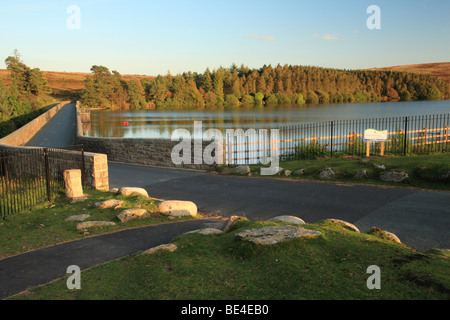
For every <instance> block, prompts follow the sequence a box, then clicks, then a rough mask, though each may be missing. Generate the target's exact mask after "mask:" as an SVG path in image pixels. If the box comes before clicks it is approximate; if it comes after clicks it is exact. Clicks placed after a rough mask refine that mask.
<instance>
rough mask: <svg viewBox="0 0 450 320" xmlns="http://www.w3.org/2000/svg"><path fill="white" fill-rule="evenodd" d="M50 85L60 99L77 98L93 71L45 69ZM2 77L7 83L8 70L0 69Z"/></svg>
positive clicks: (131, 77) (130, 77) (135, 77)
mask: <svg viewBox="0 0 450 320" xmlns="http://www.w3.org/2000/svg"><path fill="white" fill-rule="evenodd" d="M43 73H44V77H45V78H46V79H47V81H48V85H49V86H50V87H51V88H52V89H53V96H55V97H56V98H60V99H66V98H67V99H77V98H79V94H80V93H81V90H82V89H84V80H85V79H86V76H88V75H92V73H81V72H56V71H43ZM0 77H1V78H2V79H3V81H4V82H5V83H7V82H8V70H4V69H3V70H0ZM122 78H123V79H124V80H132V79H136V80H141V79H154V78H155V77H152V76H144V75H122Z"/></svg>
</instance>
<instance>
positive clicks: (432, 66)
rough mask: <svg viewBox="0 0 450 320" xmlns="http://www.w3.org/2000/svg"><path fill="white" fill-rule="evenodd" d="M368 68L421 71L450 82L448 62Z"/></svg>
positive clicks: (449, 63)
mask: <svg viewBox="0 0 450 320" xmlns="http://www.w3.org/2000/svg"><path fill="white" fill-rule="evenodd" d="M370 70H379V71H399V72H411V73H423V74H429V75H432V76H436V77H438V78H440V79H441V80H444V81H447V82H450V62H440V63H423V64H409V65H404V66H395V67H384V68H373V69H370Z"/></svg>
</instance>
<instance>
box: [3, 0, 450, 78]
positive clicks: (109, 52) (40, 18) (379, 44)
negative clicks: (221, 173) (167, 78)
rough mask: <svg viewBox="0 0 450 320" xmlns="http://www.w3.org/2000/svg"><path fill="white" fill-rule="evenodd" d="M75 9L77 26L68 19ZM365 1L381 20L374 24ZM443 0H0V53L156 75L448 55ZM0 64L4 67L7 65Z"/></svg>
mask: <svg viewBox="0 0 450 320" xmlns="http://www.w3.org/2000/svg"><path fill="white" fill-rule="evenodd" d="M71 5H75V6H77V7H78V8H79V9H80V20H79V21H80V28H79V29H69V28H68V27H67V21H68V19H70V18H71V17H73V15H72V14H71V13H68V12H67V9H68V8H69V6H71ZM370 5H377V6H379V8H380V10H381V29H379V30H370V29H368V28H367V26H366V21H367V19H368V18H369V17H370V15H371V14H368V13H367V12H366V10H367V8H368V7H369V6H370ZM449 17H450V1H447V0H445V1H444V0H417V1H415V0H396V1H384V0H371V1H366V0H351V1H345V0H323V1H320V0H317V1H301V0H291V1H288V0H259V1H254V0H240V1H236V0H231V1H230V0H228V1H214V0H209V1H207V0H190V1H186V0H185V1H181V0H177V1H175V0H148V1H142V0H141V1H136V0H70V1H65V0H47V1H32V0H1V2H0V30H1V31H0V59H2V62H3V61H4V59H6V57H8V56H9V55H12V53H13V51H14V49H18V50H19V52H20V53H21V54H22V59H23V61H24V62H25V63H26V64H27V65H28V66H30V67H37V68H40V69H41V70H46V71H68V72H69V71H70V72H89V69H90V68H91V66H92V65H104V66H106V67H108V68H109V69H110V70H117V71H118V72H120V73H122V74H147V75H158V74H166V73H167V72H168V71H170V72H171V73H172V74H177V73H181V72H184V71H194V72H204V71H205V69H206V68H207V67H209V68H210V69H215V68H218V67H220V66H223V67H229V66H231V64H232V63H236V64H237V65H241V64H244V65H246V66H248V67H250V68H260V67H262V66H263V65H264V64H267V65H269V64H272V65H273V66H275V65H277V64H278V63H280V64H281V65H284V64H291V65H314V66H321V67H332V68H340V69H360V68H371V67H383V66H395V65H402V64H416V63H427V62H449V61H450V19H449ZM5 67H6V66H5V65H4V63H3V64H1V65H0V68H2V69H3V68H5Z"/></svg>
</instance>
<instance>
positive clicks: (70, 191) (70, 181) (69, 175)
mask: <svg viewBox="0 0 450 320" xmlns="http://www.w3.org/2000/svg"><path fill="white" fill-rule="evenodd" d="M64 184H65V186H66V195H67V197H68V198H80V197H82V196H83V187H82V185H81V170H79V169H73V170H66V171H64Z"/></svg>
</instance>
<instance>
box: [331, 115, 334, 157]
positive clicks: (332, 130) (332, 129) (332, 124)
mask: <svg viewBox="0 0 450 320" xmlns="http://www.w3.org/2000/svg"><path fill="white" fill-rule="evenodd" d="M333 135H334V121H331V150H330V157H331V158H333Z"/></svg>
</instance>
